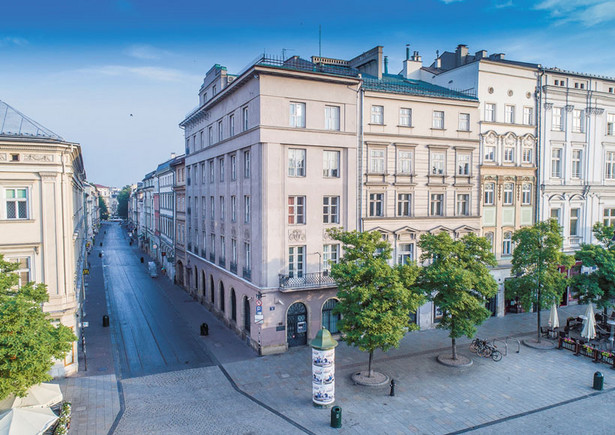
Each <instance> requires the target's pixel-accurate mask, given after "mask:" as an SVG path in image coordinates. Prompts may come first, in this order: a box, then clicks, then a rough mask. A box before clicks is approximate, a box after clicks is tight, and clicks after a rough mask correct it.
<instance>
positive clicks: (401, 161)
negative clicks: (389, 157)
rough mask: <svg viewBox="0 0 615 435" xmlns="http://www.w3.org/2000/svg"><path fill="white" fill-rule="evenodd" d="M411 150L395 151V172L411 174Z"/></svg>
mask: <svg viewBox="0 0 615 435" xmlns="http://www.w3.org/2000/svg"><path fill="white" fill-rule="evenodd" d="M412 157H413V152H412V151H399V152H398V153H397V159H398V160H397V172H398V173H399V174H412V172H413V170H412V169H413V165H412Z"/></svg>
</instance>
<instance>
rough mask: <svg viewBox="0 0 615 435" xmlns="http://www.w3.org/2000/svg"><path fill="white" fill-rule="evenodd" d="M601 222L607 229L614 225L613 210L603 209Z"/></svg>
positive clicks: (614, 211) (614, 214)
mask: <svg viewBox="0 0 615 435" xmlns="http://www.w3.org/2000/svg"><path fill="white" fill-rule="evenodd" d="M602 222H603V223H604V225H605V226H607V227H611V226H613V225H615V208H605V209H604V219H603V221H602Z"/></svg>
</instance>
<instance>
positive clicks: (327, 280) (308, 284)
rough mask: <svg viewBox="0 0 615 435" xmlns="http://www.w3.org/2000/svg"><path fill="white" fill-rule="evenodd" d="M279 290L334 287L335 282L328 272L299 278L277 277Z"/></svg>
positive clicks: (303, 275) (313, 273)
mask: <svg viewBox="0 0 615 435" xmlns="http://www.w3.org/2000/svg"><path fill="white" fill-rule="evenodd" d="M279 277H280V289H301V288H318V287H335V280H334V279H333V278H332V277H331V276H330V275H329V271H328V270H325V271H324V272H312V273H304V274H301V276H293V277H291V276H289V275H282V274H280V275H279Z"/></svg>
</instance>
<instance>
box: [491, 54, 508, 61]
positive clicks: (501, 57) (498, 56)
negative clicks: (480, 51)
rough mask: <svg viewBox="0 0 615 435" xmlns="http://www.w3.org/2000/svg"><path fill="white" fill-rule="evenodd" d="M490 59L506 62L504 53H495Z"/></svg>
mask: <svg viewBox="0 0 615 435" xmlns="http://www.w3.org/2000/svg"><path fill="white" fill-rule="evenodd" d="M489 59H493V60H504V53H493V54H492V55H491V56H489Z"/></svg>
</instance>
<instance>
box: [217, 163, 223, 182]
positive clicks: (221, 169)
mask: <svg viewBox="0 0 615 435" xmlns="http://www.w3.org/2000/svg"><path fill="white" fill-rule="evenodd" d="M218 163H219V166H220V181H221V182H224V157H221V158H220V159H218Z"/></svg>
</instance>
